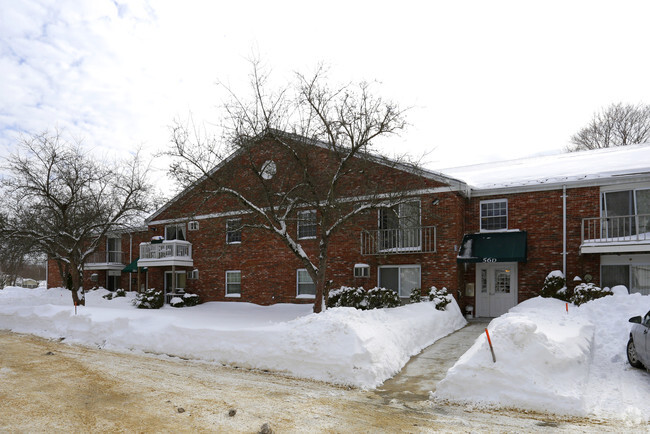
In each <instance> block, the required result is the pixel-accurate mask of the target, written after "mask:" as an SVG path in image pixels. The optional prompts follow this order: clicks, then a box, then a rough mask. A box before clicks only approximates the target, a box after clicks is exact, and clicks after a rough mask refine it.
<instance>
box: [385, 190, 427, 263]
mask: <svg viewBox="0 0 650 434" xmlns="http://www.w3.org/2000/svg"><path fill="white" fill-rule="evenodd" d="M420 244H421V227H420V201H418V200H416V201H411V202H406V203H402V204H399V205H395V206H393V207H390V208H381V209H380V210H379V246H380V249H381V250H384V251H385V250H398V249H399V250H417V249H419V248H420Z"/></svg>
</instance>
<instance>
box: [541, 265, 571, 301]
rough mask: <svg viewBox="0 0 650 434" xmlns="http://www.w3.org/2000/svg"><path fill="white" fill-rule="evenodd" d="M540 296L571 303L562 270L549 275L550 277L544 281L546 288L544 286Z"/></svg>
mask: <svg viewBox="0 0 650 434" xmlns="http://www.w3.org/2000/svg"><path fill="white" fill-rule="evenodd" d="M539 295H541V296H542V297H546V298H557V299H560V300H562V301H569V294H568V293H567V287H566V278H565V277H564V273H562V272H561V271H560V270H554V271H551V272H550V273H548V276H546V278H545V279H544V286H542V291H541V292H540V294H539Z"/></svg>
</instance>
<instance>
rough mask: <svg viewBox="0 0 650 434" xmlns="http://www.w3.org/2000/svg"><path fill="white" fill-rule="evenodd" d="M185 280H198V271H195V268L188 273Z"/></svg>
mask: <svg viewBox="0 0 650 434" xmlns="http://www.w3.org/2000/svg"><path fill="white" fill-rule="evenodd" d="M187 278H188V279H191V280H198V279H199V270H197V269H196V268H195V269H194V270H192V271H190V272H189V273H188V276H187Z"/></svg>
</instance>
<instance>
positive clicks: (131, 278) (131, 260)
mask: <svg viewBox="0 0 650 434" xmlns="http://www.w3.org/2000/svg"><path fill="white" fill-rule="evenodd" d="M132 262H133V234H132V233H131V232H129V264H131V263H132ZM132 284H133V273H132V272H130V271H129V292H131V291H132V290H133V289H132V288H131V285H132Z"/></svg>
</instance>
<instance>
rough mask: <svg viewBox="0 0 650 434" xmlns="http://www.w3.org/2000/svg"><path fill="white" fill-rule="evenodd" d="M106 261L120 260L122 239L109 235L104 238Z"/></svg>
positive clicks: (118, 261)
mask: <svg viewBox="0 0 650 434" xmlns="http://www.w3.org/2000/svg"><path fill="white" fill-rule="evenodd" d="M106 252H107V253H108V257H107V258H106V261H107V262H112V263H115V262H117V263H120V262H122V240H121V239H120V238H116V237H110V238H108V239H107V240H106Z"/></svg>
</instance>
